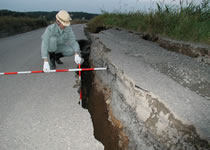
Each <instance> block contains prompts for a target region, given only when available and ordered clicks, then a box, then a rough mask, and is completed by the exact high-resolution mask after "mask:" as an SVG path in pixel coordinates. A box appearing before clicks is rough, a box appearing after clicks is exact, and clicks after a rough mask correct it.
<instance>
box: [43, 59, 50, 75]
mask: <svg viewBox="0 0 210 150" xmlns="http://www.w3.org/2000/svg"><path fill="white" fill-rule="evenodd" d="M43 71H44V72H49V71H50V65H49V63H48V61H44V65H43Z"/></svg>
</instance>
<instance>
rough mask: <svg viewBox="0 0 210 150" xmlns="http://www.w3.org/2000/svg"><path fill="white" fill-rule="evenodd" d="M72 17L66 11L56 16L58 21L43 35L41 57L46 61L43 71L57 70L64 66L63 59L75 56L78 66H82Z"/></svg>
mask: <svg viewBox="0 0 210 150" xmlns="http://www.w3.org/2000/svg"><path fill="white" fill-rule="evenodd" d="M71 20H72V19H71V17H70V15H69V13H68V12H67V11H65V10H61V11H59V12H58V13H57V14H56V21H55V23H54V24H51V25H49V26H48V27H47V28H46V30H45V32H44V33H43V35H42V43H41V56H42V59H43V60H44V65H43V71H44V72H47V71H49V70H50V69H55V68H56V63H57V64H63V62H62V61H61V60H60V58H61V57H65V56H74V60H75V63H76V64H80V63H81V61H82V58H81V57H80V47H79V44H78V42H77V41H76V38H75V35H74V33H73V31H72V29H71V27H70V21H71Z"/></svg>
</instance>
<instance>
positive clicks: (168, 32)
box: [88, 0, 210, 44]
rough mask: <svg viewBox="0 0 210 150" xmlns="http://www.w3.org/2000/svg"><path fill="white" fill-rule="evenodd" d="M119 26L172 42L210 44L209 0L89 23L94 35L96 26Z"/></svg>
mask: <svg viewBox="0 0 210 150" xmlns="http://www.w3.org/2000/svg"><path fill="white" fill-rule="evenodd" d="M100 26H105V27H120V28H125V29H129V30H134V31H138V32H147V33H152V34H159V35H162V36H165V37H170V38H172V39H177V40H184V41H191V42H197V43H205V44H210V1H209V0H203V2H202V3H201V4H200V5H194V4H193V3H189V4H188V5H187V6H185V7H183V6H180V7H177V6H170V7H169V6H167V5H165V6H160V4H158V3H157V9H156V10H153V11H150V12H148V13H145V12H140V11H138V12H129V13H120V12H118V13H107V12H105V13H103V14H102V15H100V16H97V17H95V18H93V19H92V20H90V21H89V22H88V28H89V30H90V31H91V32H95V31H96V29H97V27H100Z"/></svg>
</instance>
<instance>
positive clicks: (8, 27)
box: [0, 16, 47, 35]
mask: <svg viewBox="0 0 210 150" xmlns="http://www.w3.org/2000/svg"><path fill="white" fill-rule="evenodd" d="M45 26H47V22H46V21H45V20H44V19H39V18H37V19H35V18H28V17H12V16H4V17H0V32H1V33H6V34H7V35H14V34H18V33H23V32H27V31H31V30H34V29H38V28H41V27H45Z"/></svg>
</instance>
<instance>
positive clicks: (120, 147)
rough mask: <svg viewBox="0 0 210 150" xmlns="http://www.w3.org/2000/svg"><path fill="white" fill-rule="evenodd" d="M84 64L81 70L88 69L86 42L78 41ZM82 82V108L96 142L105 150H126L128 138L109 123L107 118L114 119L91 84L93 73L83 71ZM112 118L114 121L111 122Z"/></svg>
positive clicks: (99, 92) (102, 98)
mask: <svg viewBox="0 0 210 150" xmlns="http://www.w3.org/2000/svg"><path fill="white" fill-rule="evenodd" d="M79 44H80V47H81V51H82V57H83V58H84V60H85V61H84V63H83V64H82V68H89V67H90V65H89V62H88V58H89V53H88V50H87V49H88V48H90V47H89V46H88V44H90V43H89V42H88V41H84V40H82V41H79ZM81 80H82V84H81V85H82V86H81V88H82V107H83V108H85V109H88V111H89V113H90V115H91V118H92V121H93V127H94V136H95V138H96V139H97V140H99V141H100V142H101V143H103V145H104V147H105V150H127V147H128V138H127V137H126V136H125V135H124V134H123V132H122V128H119V127H118V126H117V125H113V124H112V122H110V121H109V117H110V118H111V120H112V121H113V122H114V124H115V121H116V119H115V118H114V117H113V115H112V113H110V112H109V111H108V110H109V109H108V105H107V104H106V102H105V99H104V98H105V95H104V93H103V92H102V91H99V90H98V89H97V86H96V84H93V80H94V74H93V72H89V71H84V72H82V74H81ZM110 115H111V116H110ZM113 118H114V119H115V120H113Z"/></svg>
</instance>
